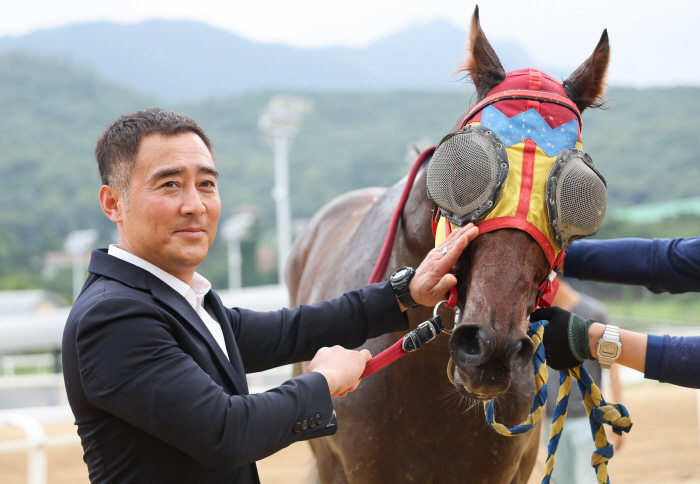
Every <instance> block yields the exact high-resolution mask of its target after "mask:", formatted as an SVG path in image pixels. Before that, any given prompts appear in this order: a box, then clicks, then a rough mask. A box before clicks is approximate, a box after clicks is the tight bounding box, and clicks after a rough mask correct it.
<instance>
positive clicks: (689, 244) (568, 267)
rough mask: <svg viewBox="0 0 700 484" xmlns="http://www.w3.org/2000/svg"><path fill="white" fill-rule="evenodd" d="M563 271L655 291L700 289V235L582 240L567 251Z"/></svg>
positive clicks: (574, 275)
mask: <svg viewBox="0 0 700 484" xmlns="http://www.w3.org/2000/svg"><path fill="white" fill-rule="evenodd" d="M564 275H566V276H567V277H574V278H577V279H586V280H591V281H599V282H613V283H618V284H634V285H640V286H645V287H647V288H648V289H649V290H650V291H652V292H654V293H661V292H670V293H673V294H677V293H682V292H697V291H700V237H689V238H676V239H653V240H650V239H635V238H629V239H613V240H582V241H578V242H575V243H574V244H573V245H572V246H571V248H569V250H568V251H567V255H566V259H565V261H564Z"/></svg>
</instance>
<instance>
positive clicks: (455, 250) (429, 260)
mask: <svg viewBox="0 0 700 484" xmlns="http://www.w3.org/2000/svg"><path fill="white" fill-rule="evenodd" d="M477 235H479V229H478V228H476V227H475V226H474V224H467V225H465V226H464V227H460V228H458V229H456V230H455V231H453V232H452V233H451V234H450V235H449V236H448V237H447V238H446V239H445V240H443V241H442V243H441V244H440V245H438V246H437V247H435V248H434V249H433V250H431V251H430V252H428V255H427V256H426V257H425V259H424V260H423V262H421V264H420V266H418V269H416V274H415V276H413V279H411V282H410V283H409V285H408V288H409V290H410V291H411V298H413V300H414V301H415V302H417V303H418V304H422V305H423V306H435V305H436V304H437V303H439V302H440V301H443V300H444V299H445V293H446V292H447V291H449V290H450V289H451V288H452V287H454V286H455V285H456V284H457V278H456V277H455V276H454V275H453V274H450V269H451V268H452V266H454V265H455V263H456V262H457V259H459V256H460V255H462V251H464V249H465V248H466V247H467V245H468V244H469V242H471V241H472V240H474V238H475V237H476V236H477ZM444 249H447V253H446V254H443V251H444ZM402 309H403V308H402Z"/></svg>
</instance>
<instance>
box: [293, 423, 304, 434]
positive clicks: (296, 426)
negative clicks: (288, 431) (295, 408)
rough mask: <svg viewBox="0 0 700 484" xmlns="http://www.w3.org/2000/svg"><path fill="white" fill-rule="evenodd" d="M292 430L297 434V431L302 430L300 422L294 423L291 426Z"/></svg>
mask: <svg viewBox="0 0 700 484" xmlns="http://www.w3.org/2000/svg"><path fill="white" fill-rule="evenodd" d="M292 430H293V431H294V433H295V434H298V433H299V432H301V431H302V430H303V429H302V425H301V422H297V423H295V424H294V427H292Z"/></svg>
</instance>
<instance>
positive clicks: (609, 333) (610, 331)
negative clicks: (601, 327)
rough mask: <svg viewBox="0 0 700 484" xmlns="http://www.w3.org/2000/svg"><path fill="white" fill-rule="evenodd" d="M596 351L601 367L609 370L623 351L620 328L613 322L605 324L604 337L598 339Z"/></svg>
mask: <svg viewBox="0 0 700 484" xmlns="http://www.w3.org/2000/svg"><path fill="white" fill-rule="evenodd" d="M595 352H596V353H597V354H598V363H600V367H601V368H603V369H605V370H609V369H610V367H611V366H612V365H613V363H615V360H617V359H618V358H619V357H620V353H622V344H620V328H618V327H617V326H613V325H612V324H607V325H605V332H604V333H603V337H602V338H600V339H599V340H598V344H597V345H596V347H595Z"/></svg>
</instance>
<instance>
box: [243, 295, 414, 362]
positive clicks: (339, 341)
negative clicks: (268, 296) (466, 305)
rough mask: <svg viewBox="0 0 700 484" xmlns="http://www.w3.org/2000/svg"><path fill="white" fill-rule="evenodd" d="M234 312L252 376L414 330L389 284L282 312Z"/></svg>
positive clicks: (244, 359)
mask: <svg viewBox="0 0 700 484" xmlns="http://www.w3.org/2000/svg"><path fill="white" fill-rule="evenodd" d="M230 313H231V316H232V320H233V331H234V334H235V336H236V341H237V342H238V347H239V349H240V351H241V356H242V358H243V362H244V365H245V369H246V373H252V372H256V371H262V370H266V369H268V368H274V367H277V366H281V365H285V364H289V363H296V362H299V361H306V360H310V359H311V358H313V356H314V355H315V354H316V352H317V351H318V349H319V348H322V347H324V346H333V345H341V346H343V347H345V348H357V347H358V346H361V345H362V344H363V343H364V342H365V341H367V339H369V338H374V337H376V336H379V335H381V334H384V333H389V332H393V331H407V330H408V317H407V316H406V314H405V313H402V312H401V310H400V308H399V305H398V302H397V301H396V296H395V294H394V291H393V290H392V289H391V285H390V284H389V283H388V282H383V283H378V284H370V285H368V286H365V287H362V288H360V289H356V290H353V291H348V292H347V293H345V294H343V295H342V296H340V297H337V298H335V299H330V300H327V301H321V302H318V303H316V304H309V305H305V304H302V305H301V306H297V307H295V308H291V309H282V310H281V311H274V312H268V313H260V312H255V311H248V310H245V309H239V308H234V309H231V310H230Z"/></svg>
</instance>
